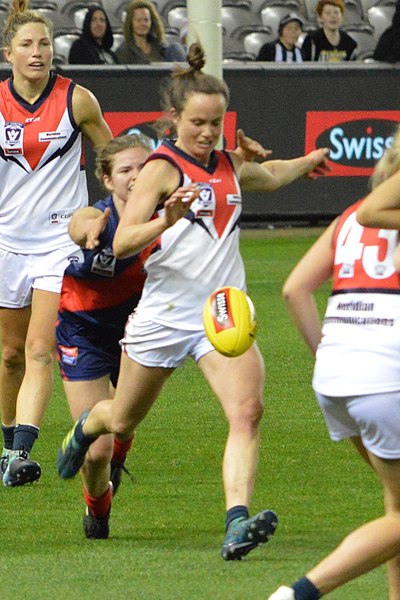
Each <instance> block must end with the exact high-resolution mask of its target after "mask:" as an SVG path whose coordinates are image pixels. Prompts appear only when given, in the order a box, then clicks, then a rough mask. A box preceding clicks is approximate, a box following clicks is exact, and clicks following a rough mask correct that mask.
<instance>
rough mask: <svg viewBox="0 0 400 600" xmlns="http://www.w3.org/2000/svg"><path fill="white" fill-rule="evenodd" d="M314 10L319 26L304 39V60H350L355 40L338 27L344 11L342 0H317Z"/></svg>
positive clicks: (354, 47) (355, 43) (340, 24)
mask: <svg viewBox="0 0 400 600" xmlns="http://www.w3.org/2000/svg"><path fill="white" fill-rule="evenodd" d="M316 11H317V15H318V21H319V22H320V24H321V27H320V28H319V29H316V30H315V31H312V32H310V33H309V34H308V35H307V36H306V38H305V39H304V42H303V46H302V49H303V55H304V60H315V61H319V62H330V63H332V62H335V63H336V62H343V61H346V60H350V59H351V58H352V55H353V52H354V50H355V49H356V48H357V42H356V41H355V40H353V38H352V37H350V36H349V35H348V34H347V33H346V32H345V31H342V29H340V28H341V26H342V24H343V15H344V11H345V4H344V0H319V2H318V4H317V6H316Z"/></svg>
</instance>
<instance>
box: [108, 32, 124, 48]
mask: <svg viewBox="0 0 400 600" xmlns="http://www.w3.org/2000/svg"><path fill="white" fill-rule="evenodd" d="M123 41H124V34H123V33H114V34H113V45H112V46H111V50H112V51H113V52H116V51H117V50H118V48H119V47H120V45H121V44H122V42H123Z"/></svg>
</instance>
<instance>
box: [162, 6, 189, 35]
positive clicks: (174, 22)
mask: <svg viewBox="0 0 400 600" xmlns="http://www.w3.org/2000/svg"><path fill="white" fill-rule="evenodd" d="M187 20H188V16H187V8H186V6H176V7H175V8H171V10H169V11H168V14H167V23H168V27H172V28H173V29H176V30H177V31H180V30H181V29H182V27H183V26H184V25H186V24H187Z"/></svg>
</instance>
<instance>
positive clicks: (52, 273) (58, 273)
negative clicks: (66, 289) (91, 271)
mask: <svg viewBox="0 0 400 600" xmlns="http://www.w3.org/2000/svg"><path fill="white" fill-rule="evenodd" d="M80 254H81V250H80V248H78V246H76V245H75V244H72V243H71V245H70V246H65V248H60V249H59V250H53V251H52V252H43V253H42V254H15V253H14V252H8V251H7V250H2V249H0V306H1V307H3V308H24V307H25V306H29V305H30V304H31V302H32V290H33V289H38V290H44V291H47V292H56V293H57V294H59V293H60V291H61V283H62V278H63V275H64V271H65V268H66V267H67V266H68V265H69V263H70V261H71V260H79V259H80Z"/></svg>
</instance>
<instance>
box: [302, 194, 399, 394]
mask: <svg viewBox="0 0 400 600" xmlns="http://www.w3.org/2000/svg"><path fill="white" fill-rule="evenodd" d="M359 204H360V202H358V203H356V204H355V205H352V206H351V207H349V208H348V209H347V210H346V211H345V212H344V213H343V215H342V216H341V217H340V218H339V221H338V225H337V227H336V230H335V233H334V239H333V251H334V272H333V282H332V283H333V290H332V295H331V297H330V298H329V301H328V306H327V310H326V314H325V318H324V322H323V328H322V340H321V343H320V345H319V347H318V350H317V355H316V363H315V369H314V378H313V387H314V390H315V391H316V392H318V393H320V394H325V395H328V396H338V397H342V396H351V395H364V394H375V393H382V392H393V391H398V390H400V278H399V274H398V273H397V272H396V271H395V269H394V266H393V256H394V251H395V249H396V246H397V243H398V241H399V234H398V231H393V230H385V229H372V228H369V227H362V226H361V225H359V223H358V222H357V221H356V211H357V208H358V206H359Z"/></svg>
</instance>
